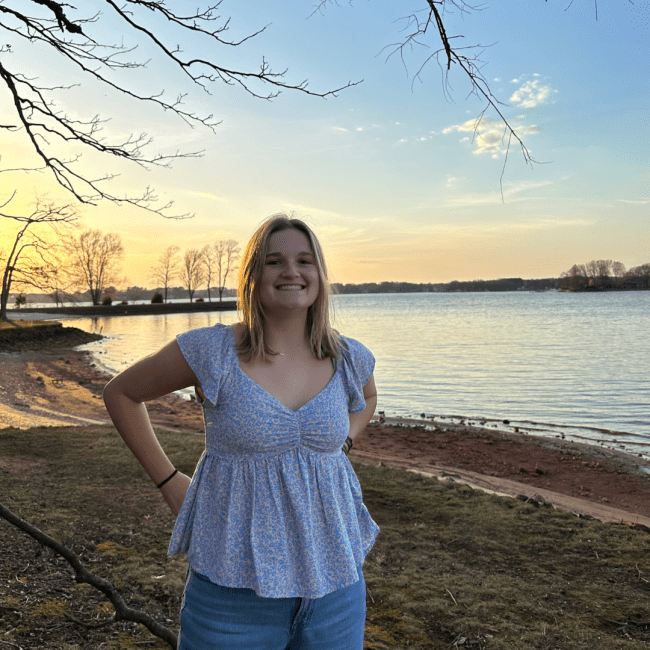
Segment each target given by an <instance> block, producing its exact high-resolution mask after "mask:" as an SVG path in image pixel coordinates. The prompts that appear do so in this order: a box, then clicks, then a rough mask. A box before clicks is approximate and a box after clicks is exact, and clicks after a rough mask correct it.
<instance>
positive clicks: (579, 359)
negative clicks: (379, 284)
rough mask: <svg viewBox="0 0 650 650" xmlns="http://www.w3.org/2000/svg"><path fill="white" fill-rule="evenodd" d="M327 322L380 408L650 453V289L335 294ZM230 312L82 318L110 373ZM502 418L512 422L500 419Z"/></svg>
mask: <svg viewBox="0 0 650 650" xmlns="http://www.w3.org/2000/svg"><path fill="white" fill-rule="evenodd" d="M334 308H335V324H336V326H337V328H338V329H339V330H340V331H341V332H342V333H344V334H346V335H348V336H351V337H353V338H357V339H359V340H361V341H362V342H363V343H364V344H365V345H367V346H368V347H369V348H370V349H371V350H372V351H373V353H374V354H375V357H376V359H377V367H376V370H375V379H376V382H377V387H378V390H379V404H378V410H383V411H385V413H386V415H387V416H401V417H408V416H410V417H417V418H419V417H420V414H421V413H425V414H426V416H427V417H430V416H436V420H438V419H439V418H440V417H441V416H447V418H448V417H449V416H456V417H457V418H465V419H469V420H472V421H476V420H482V419H485V420H489V422H488V424H489V425H490V426H499V427H500V428H510V429H511V428H512V426H519V427H520V428H521V429H523V430H526V431H530V432H531V433H539V434H542V435H566V437H567V438H573V439H586V440H596V441H599V442H606V443H607V444H608V445H609V446H614V447H620V448H624V449H626V450H628V451H633V452H635V453H643V454H644V455H647V454H650V376H649V374H650V373H649V370H648V369H649V368H650V345H649V342H648V332H650V291H645V292H617V293H613V292H612V293H601V294H564V293H557V292H546V293H527V292H512V293H441V294H438V293H431V294H380V295H350V296H336V297H335V298H334ZM236 320H237V315H236V313H235V312H222V313H206V314H173V315H167V316H130V317H112V318H92V319H91V318H84V319H73V320H70V321H67V323H69V324H70V325H74V326H76V327H79V328H81V329H84V330H87V331H93V332H101V333H102V334H104V335H107V336H108V337H109V338H108V339H107V340H104V341H101V342H99V343H96V344H91V345H89V346H86V347H87V349H89V350H91V351H92V352H93V353H95V354H97V355H98V358H99V359H100V360H101V362H102V364H103V365H104V366H106V367H108V368H109V369H111V370H112V371H119V370H120V369H121V368H123V367H124V366H126V365H127V364H130V363H132V362H133V361H134V360H136V359H138V358H139V357H141V356H144V355H146V354H149V353H150V352H153V351H154V350H156V349H158V348H159V347H160V346H162V345H164V344H165V343H166V342H168V341H169V340H170V339H172V338H173V337H174V336H175V335H176V334H178V333H180V332H183V331H185V330H188V329H191V328H195V327H203V326H208V325H214V324H215V323H225V324H230V323H233V322H235V321H236ZM504 419H507V420H509V422H510V425H509V427H506V426H505V425H503V424H502V423H503V420H504Z"/></svg>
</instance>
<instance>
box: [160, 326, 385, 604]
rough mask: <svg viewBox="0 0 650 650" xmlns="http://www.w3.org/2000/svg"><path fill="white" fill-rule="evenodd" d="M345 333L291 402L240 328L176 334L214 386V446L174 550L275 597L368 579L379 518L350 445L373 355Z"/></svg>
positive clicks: (208, 425) (210, 571) (224, 579)
mask: <svg viewBox="0 0 650 650" xmlns="http://www.w3.org/2000/svg"><path fill="white" fill-rule="evenodd" d="M342 339H343V342H344V345H343V346H342V349H341V354H340V357H339V360H338V362H337V364H336V372H335V373H334V376H333V377H332V379H331V380H330V382H329V383H328V384H327V386H326V387H325V388H323V390H322V391H321V392H320V393H318V394H317V395H316V396H315V397H314V398H312V399H311V400H310V401H309V402H307V403H306V404H305V405H304V406H302V407H301V408H299V409H298V410H297V411H293V410H292V409H290V408H288V407H287V406H284V405H283V404H282V403H281V402H279V401H278V400H277V399H276V398H275V397H273V396H272V395H270V394H269V393H268V392H267V391H265V390H264V389H263V388H262V387H261V386H260V385H259V384H257V383H256V382H255V381H253V380H252V379H251V378H250V377H249V376H248V375H247V374H245V373H244V371H243V370H242V368H241V366H240V364H239V359H238V357H237V353H236V351H235V337H234V332H233V330H232V328H231V327H229V326H226V325H221V324H218V325H215V326H213V327H205V328H201V329H196V330H190V331H189V332H185V333H184V334H181V335H179V336H178V337H177V340H178V344H179V346H180V349H181V351H182V353H183V356H184V357H185V359H186V360H187V362H188V363H189V365H190V367H191V368H192V370H194V372H195V374H196V376H197V378H198V380H199V382H200V383H201V388H202V389H203V393H204V395H205V400H204V401H203V417H204V420H205V430H206V448H205V451H204V452H203V454H202V456H201V458H200V460H199V462H198V465H197V467H196V471H195V472H194V476H193V478H192V482H191V484H190V487H189V489H188V491H187V495H186V497H185V501H184V502H183V506H182V508H181V511H180V513H179V515H178V518H177V520H176V525H175V526H174V531H173V533H172V538H171V542H170V545H169V551H168V552H169V555H176V554H178V553H187V559H188V562H189V564H190V566H191V567H192V568H193V569H194V570H195V571H196V572H198V573H200V574H202V575H204V576H206V577H208V578H209V579H210V580H211V581H212V582H215V583H216V584H219V585H222V586H225V587H244V588H249V589H253V590H254V591H255V593H256V594H257V595H258V596H262V597H265V598H290V597H302V598H320V597H322V596H324V595H326V594H328V593H330V592H332V591H335V590H337V589H341V588H343V587H347V586H348V585H351V584H353V583H354V582H356V581H357V580H359V578H360V575H359V571H358V568H360V567H361V566H362V565H363V562H364V560H365V557H366V555H367V554H368V552H369V551H370V549H371V548H372V546H373V544H374V542H375V538H376V537H377V534H378V532H379V526H377V524H376V523H375V522H374V521H373V520H372V518H371V517H370V514H369V513H368V510H367V508H366V507H365V505H364V504H363V500H362V494H361V487H360V485H359V481H358V479H357V476H356V474H355V473H354V470H353V468H352V465H351V464H350V462H349V461H348V459H347V457H346V455H345V454H344V453H343V451H342V449H341V447H342V445H343V443H344V442H345V439H346V437H347V436H348V433H349V428H350V422H349V419H348V413H357V412H359V411H362V410H363V409H364V408H365V405H366V402H365V400H364V397H363V386H364V385H365V384H366V383H367V382H368V380H369V379H370V377H371V375H372V373H373V370H374V365H375V359H374V357H373V355H372V353H371V352H370V351H369V350H368V349H367V348H366V347H364V346H363V345H362V344H361V343H359V342H358V341H355V340H354V339H349V338H346V337H342Z"/></svg>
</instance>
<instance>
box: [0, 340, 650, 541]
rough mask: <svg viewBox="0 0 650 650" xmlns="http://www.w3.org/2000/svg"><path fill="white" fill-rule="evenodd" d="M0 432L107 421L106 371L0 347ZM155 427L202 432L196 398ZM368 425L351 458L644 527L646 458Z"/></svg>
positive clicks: (59, 351) (83, 355)
mask: <svg viewBox="0 0 650 650" xmlns="http://www.w3.org/2000/svg"><path fill="white" fill-rule="evenodd" d="M0 367H1V368H2V373H1V377H2V379H1V380H0V435H2V431H3V429H4V430H7V428H8V427H14V428H18V429H23V430H29V429H30V428H34V427H39V426H50V427H65V426H88V425H95V424H97V425H99V424H101V425H106V424H108V425H110V424H111V423H110V419H109V418H108V415H107V413H106V411H105V408H104V405H103V402H102V400H101V392H102V390H103V387H104V385H105V384H106V382H107V381H108V380H109V379H110V375H108V374H107V373H105V372H102V371H101V370H100V369H99V368H98V367H97V366H96V365H95V362H94V360H93V357H92V355H91V354H90V353H89V352H87V351H81V350H75V349H70V348H62V347H58V346H51V347H49V348H45V349H40V350H30V351H24V352H9V353H0ZM147 408H148V411H149V414H150V418H151V421H152V423H153V424H154V426H155V427H159V428H164V429H166V430H171V431H175V430H179V431H185V432H187V431H189V432H194V433H197V434H202V433H203V431H204V429H203V415H202V410H201V407H200V405H199V404H198V403H197V402H196V401H195V400H184V399H182V398H180V397H178V396H176V395H168V396H165V397H164V398H161V399H158V400H154V401H152V402H149V403H148V404H147ZM383 419H384V420H385V421H384V422H381V421H379V420H375V421H373V422H371V423H370V424H369V425H368V427H367V428H366V430H365V431H364V433H362V434H361V435H360V436H359V437H358V438H357V440H356V441H355V445H354V447H353V449H352V450H351V452H350V460H351V461H353V462H360V463H364V464H373V465H375V466H378V465H380V464H384V465H390V466H394V467H402V468H404V469H408V470H411V471H414V472H416V473H423V474H426V475H428V476H435V477H436V478H438V479H440V480H453V481H455V482H459V483H466V484H468V485H470V486H472V487H474V488H478V489H482V490H485V491H488V492H494V493H497V494H507V495H508V496H513V497H520V498H527V499H530V500H531V501H535V502H537V503H540V502H547V503H551V504H553V505H555V506H556V507H560V508H563V509H565V510H569V511H571V512H576V513H581V514H583V515H588V516H590V517H595V518H601V519H604V520H608V521H618V522H628V523H630V522H631V523H633V524H639V525H643V526H647V527H648V528H649V529H650V473H649V472H650V461H648V460H647V459H644V458H639V457H638V456H634V455H632V454H629V453H626V452H622V451H618V450H612V449H608V448H603V447H600V446H595V445H590V444H586V443H578V442H572V441H569V440H561V439H557V438H550V437H542V436H532V435H528V434H525V433H521V432H513V431H501V430H497V429H494V428H487V427H481V426H474V425H473V424H472V425H470V424H467V423H463V424H459V423H458V424H454V423H450V422H440V421H437V422H434V423H431V422H423V421H417V420H412V421H410V422H405V421H403V420H402V421H399V419H398V418H383Z"/></svg>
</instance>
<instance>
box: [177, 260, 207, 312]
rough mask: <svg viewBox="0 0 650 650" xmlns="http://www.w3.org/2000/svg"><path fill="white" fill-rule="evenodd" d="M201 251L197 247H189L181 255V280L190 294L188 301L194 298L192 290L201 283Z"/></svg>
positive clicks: (202, 272) (202, 277)
mask: <svg viewBox="0 0 650 650" xmlns="http://www.w3.org/2000/svg"><path fill="white" fill-rule="evenodd" d="M203 279H204V268H203V251H200V250H198V248H191V249H189V250H186V251H185V255H183V265H182V267H181V281H182V282H183V285H184V286H185V288H186V289H187V293H188V294H189V296H190V302H192V299H193V298H194V292H195V291H196V290H197V289H198V288H199V287H200V286H201V285H202V284H203Z"/></svg>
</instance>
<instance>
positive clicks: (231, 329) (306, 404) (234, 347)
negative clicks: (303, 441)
mask: <svg viewBox="0 0 650 650" xmlns="http://www.w3.org/2000/svg"><path fill="white" fill-rule="evenodd" d="M228 329H229V330H230V333H231V334H232V351H233V354H234V355H235V365H236V366H237V369H238V370H239V372H240V373H241V374H242V375H244V377H246V379H248V381H249V382H250V383H251V384H253V385H254V386H256V387H257V388H258V389H259V390H261V391H262V392H263V393H264V394H265V395H267V396H268V397H270V398H271V399H272V400H274V401H275V402H277V403H278V404H279V405H280V406H281V407H282V408H283V409H286V410H287V411H289V412H291V413H298V411H302V409H304V408H305V406H308V405H309V404H311V403H312V402H313V401H314V400H315V399H316V398H317V397H318V396H319V395H321V394H322V393H324V392H325V391H326V390H327V389H328V388H329V387H330V386H331V384H332V382H333V381H334V379H335V377H336V375H337V374H338V372H339V366H340V365H341V364H340V363H339V362H338V361H336V363H335V364H334V374H333V375H332V376H331V377H330V380H329V381H328V382H327V384H325V386H323V387H322V388H321V389H320V390H319V391H318V392H317V393H316V394H315V395H314V396H313V397H311V398H310V399H308V400H307V401H306V402H305V403H304V404H303V405H302V406H301V407H300V408H297V409H295V410H294V409H292V408H291V407H290V406H287V405H286V404H284V403H283V402H281V401H280V400H279V399H278V398H277V397H276V396H275V395H271V393H269V391H268V390H266V388H264V387H263V386H262V385H261V384H258V383H257V382H256V381H255V380H254V379H253V378H252V377H251V376H250V375H248V374H246V372H245V371H244V369H243V368H242V367H241V363H239V355H238V354H237V347H236V340H235V330H234V329H233V328H232V326H229V327H228Z"/></svg>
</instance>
